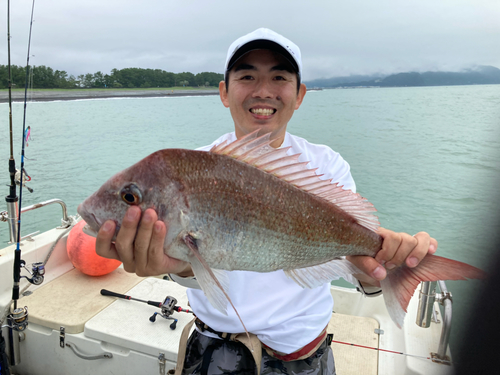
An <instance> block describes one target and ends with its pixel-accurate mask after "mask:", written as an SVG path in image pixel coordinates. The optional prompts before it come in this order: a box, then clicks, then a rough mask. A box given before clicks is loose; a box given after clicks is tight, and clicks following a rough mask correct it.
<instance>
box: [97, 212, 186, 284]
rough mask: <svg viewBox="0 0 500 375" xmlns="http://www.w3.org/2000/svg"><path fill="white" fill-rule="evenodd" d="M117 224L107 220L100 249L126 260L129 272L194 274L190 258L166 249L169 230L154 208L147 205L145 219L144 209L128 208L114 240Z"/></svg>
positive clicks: (98, 237) (109, 254) (100, 238)
mask: <svg viewBox="0 0 500 375" xmlns="http://www.w3.org/2000/svg"><path fill="white" fill-rule="evenodd" d="M115 229H116V224H115V223H114V222H113V221H111V220H108V221H106V222H105V223H104V224H103V226H102V227H101V229H100V230H99V233H98V234H97V241H96V253H97V254H98V255H100V256H102V257H105V258H110V259H118V260H119V261H121V262H123V268H124V269H125V271H127V272H135V273H136V274H137V275H138V276H156V275H161V274H165V273H175V274H180V276H190V275H192V271H191V266H190V264H189V263H188V262H184V261H181V260H178V259H174V258H171V257H169V256H168V255H166V254H165V253H164V252H163V243H164V241H165V236H166V234H167V227H166V225H165V223H164V222H162V221H159V220H158V215H157V214H156V212H155V211H154V210H153V209H147V210H146V211H145V212H144V215H143V216H142V220H141V209H140V208H139V207H136V206H132V207H130V208H129V209H128V210H127V213H126V214H125V217H124V218H123V221H122V226H121V228H120V230H119V232H118V234H117V236H116V241H115V242H114V243H113V242H111V239H112V238H113V235H114V233H115Z"/></svg>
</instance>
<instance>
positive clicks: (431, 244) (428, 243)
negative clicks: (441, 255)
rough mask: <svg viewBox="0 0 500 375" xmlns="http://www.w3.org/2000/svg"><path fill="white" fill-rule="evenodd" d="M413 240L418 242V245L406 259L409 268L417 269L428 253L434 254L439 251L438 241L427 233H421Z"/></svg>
mask: <svg viewBox="0 0 500 375" xmlns="http://www.w3.org/2000/svg"><path fill="white" fill-rule="evenodd" d="M413 238H415V240H416V241H417V245H416V246H415V247H414V248H413V250H412V251H411V253H410V254H409V255H408V257H407V258H406V265H407V266H408V267H416V266H417V265H418V264H419V263H420V262H421V261H422V259H424V258H425V256H426V255H427V254H428V253H431V254H433V253H435V252H436V249H437V241H436V240H435V239H434V238H431V236H429V234H428V233H426V232H419V233H417V234H415V235H414V236H413ZM431 251H432V252H431Z"/></svg>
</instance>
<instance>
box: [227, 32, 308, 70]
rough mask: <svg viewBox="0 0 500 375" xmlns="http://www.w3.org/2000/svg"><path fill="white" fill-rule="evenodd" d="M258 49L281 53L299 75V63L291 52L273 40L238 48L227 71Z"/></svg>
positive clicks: (258, 40)
mask: <svg viewBox="0 0 500 375" xmlns="http://www.w3.org/2000/svg"><path fill="white" fill-rule="evenodd" d="M258 49H268V50H271V51H274V52H277V53H279V54H280V55H282V56H283V57H284V58H285V59H287V61H288V62H289V63H290V64H291V65H292V67H293V69H294V70H295V72H296V73H299V66H298V65H297V62H296V61H295V59H294V58H293V57H292V55H291V54H290V52H288V51H287V50H286V49H285V48H283V47H282V46H281V45H279V44H278V43H276V42H273V41H272V40H267V39H257V40H252V41H251V42H248V43H246V44H245V45H243V46H241V47H240V48H238V50H237V51H236V52H235V53H234V55H233V56H232V57H231V59H230V60H229V63H228V64H227V71H230V70H231V69H232V68H233V67H234V65H235V64H236V62H237V61H238V60H239V59H240V58H241V57H242V56H243V55H245V54H246V53H248V52H250V51H254V50H258Z"/></svg>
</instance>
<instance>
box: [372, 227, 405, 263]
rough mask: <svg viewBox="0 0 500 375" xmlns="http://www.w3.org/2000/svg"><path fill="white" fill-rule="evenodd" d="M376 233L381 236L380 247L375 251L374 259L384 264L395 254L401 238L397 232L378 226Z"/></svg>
mask: <svg viewBox="0 0 500 375" xmlns="http://www.w3.org/2000/svg"><path fill="white" fill-rule="evenodd" d="M377 233H378V234H379V235H380V236H381V237H382V238H383V240H384V242H382V249H381V250H380V251H379V252H378V253H377V255H376V256H375V259H376V260H377V261H378V262H380V263H381V264H386V263H387V262H389V261H390V260H391V259H392V258H394V255H396V252H397V250H398V249H399V246H400V245H401V241H402V238H401V236H400V234H399V233H396V232H393V231H390V230H387V229H385V228H382V227H380V228H379V229H378V231H377Z"/></svg>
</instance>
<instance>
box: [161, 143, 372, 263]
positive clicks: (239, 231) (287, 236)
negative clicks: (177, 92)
mask: <svg viewBox="0 0 500 375" xmlns="http://www.w3.org/2000/svg"><path fill="white" fill-rule="evenodd" d="M164 153H165V154H164V156H163V160H164V161H165V162H166V163H167V165H168V166H169V168H168V169H169V173H170V176H169V177H170V178H171V179H172V180H175V181H176V182H177V184H179V185H180V186H182V190H181V191H180V194H182V195H183V197H184V200H185V201H186V202H187V206H188V210H187V212H186V215H187V216H188V217H189V218H190V223H191V224H192V225H193V228H196V230H199V231H201V232H203V233H206V234H209V236H210V237H211V241H210V245H211V246H210V248H207V247H206V246H203V245H201V246H200V254H202V256H203V257H204V258H205V260H206V261H207V264H209V265H210V266H211V267H214V268H223V269H230V270H232V269H239V270H249V271H258V272H268V271H273V270H277V269H294V268H301V267H305V266H310V265H314V264H318V263H323V262H325V261H328V260H331V259H334V258H336V257H339V256H344V255H371V256H373V255H375V254H376V252H377V251H378V250H379V249H380V244H381V240H380V237H379V236H378V235H377V234H375V233H373V232H372V231H369V230H368V229H366V228H364V227H362V226H360V225H359V224H357V223H356V222H355V220H354V219H353V218H352V217H351V216H350V215H348V214H347V213H345V212H343V211H341V210H340V209H338V208H337V207H335V206H334V205H333V204H331V203H329V202H327V201H325V200H323V199H321V198H318V197H316V196H314V195H312V194H309V193H307V192H304V191H302V190H300V189H298V188H296V187H294V186H293V185H291V184H289V183H287V182H285V181H283V180H281V179H279V178H277V177H275V176H273V175H272V174H269V173H265V172H263V171H261V170H259V169H257V168H255V167H253V166H250V165H248V164H246V163H243V162H240V161H238V160H235V159H233V158H231V157H228V156H225V155H217V154H212V153H206V152H199V151H187V150H164ZM216 249H224V251H223V252H220V251H217V250H216Z"/></svg>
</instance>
